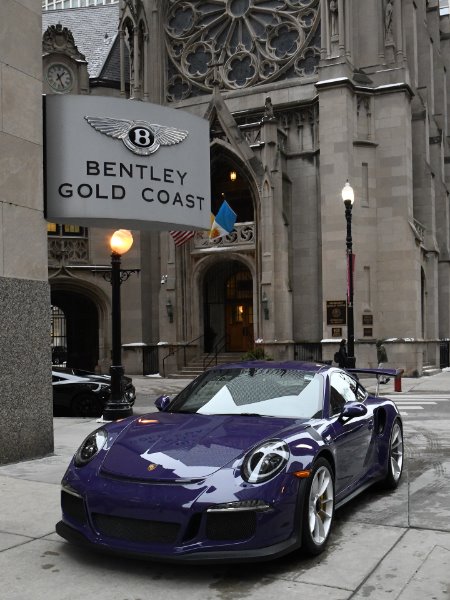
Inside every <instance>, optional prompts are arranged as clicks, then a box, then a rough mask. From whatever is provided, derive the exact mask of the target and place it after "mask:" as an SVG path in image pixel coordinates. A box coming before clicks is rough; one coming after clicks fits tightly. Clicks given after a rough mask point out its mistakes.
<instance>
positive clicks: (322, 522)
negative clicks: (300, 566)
mask: <svg viewBox="0 0 450 600" xmlns="http://www.w3.org/2000/svg"><path fill="white" fill-rule="evenodd" d="M305 494H306V495H305V502H304V506H303V519H302V549H303V551H304V552H305V553H307V554H309V555H316V554H320V553H321V552H322V551H323V550H324V548H325V546H326V543H327V541H328V537H329V535H330V531H331V525H332V523H333V516H334V475H333V470H332V468H331V466H330V463H329V462H328V461H327V460H326V459H325V458H319V459H318V460H317V461H316V462H315V464H314V466H313V469H312V471H311V475H310V476H309V478H308V479H307V485H306V492H305Z"/></svg>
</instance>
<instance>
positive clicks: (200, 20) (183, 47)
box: [165, 0, 320, 100]
mask: <svg viewBox="0 0 450 600" xmlns="http://www.w3.org/2000/svg"><path fill="white" fill-rule="evenodd" d="M166 6H167V12H166V16H165V31H166V46H167V51H168V55H169V78H168V97H169V99H170V100H180V99H182V98H187V97H189V96H191V95H199V94H202V93H209V92H210V91H211V89H212V87H213V86H214V85H219V87H220V88H222V89H228V90H232V89H241V88H245V87H248V86H250V85H252V86H255V85H260V84H264V83H269V82H272V81H276V80H280V79H286V78H292V77H307V76H309V77H310V76H312V75H314V74H315V73H316V72H317V66H318V63H319V56H320V38H319V35H320V33H319V32H320V28H319V0H206V1H205V0H191V1H188V0H167V4H166Z"/></svg>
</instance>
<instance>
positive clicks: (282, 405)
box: [169, 367, 323, 419]
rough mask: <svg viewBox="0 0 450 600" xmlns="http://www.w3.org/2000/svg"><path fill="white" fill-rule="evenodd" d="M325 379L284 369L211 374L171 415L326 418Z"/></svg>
mask: <svg viewBox="0 0 450 600" xmlns="http://www.w3.org/2000/svg"><path fill="white" fill-rule="evenodd" d="M322 398H323V393H322V378H321V377H320V376H319V375H317V374H316V373H315V372H309V371H299V370H295V369H283V368H279V369H277V368H268V369H265V368H247V367H245V368H244V367H243V368H231V369H226V368H225V369H215V370H211V371H207V372H206V373H205V374H204V375H203V376H202V377H200V378H199V379H197V380H195V381H194V382H193V383H192V384H191V385H189V386H188V387H187V388H186V389H185V390H183V391H182V392H181V393H180V394H178V396H177V397H176V398H175V400H174V402H173V403H172V406H170V408H169V411H170V412H188V413H199V414H205V415H212V414H214V415H219V414H220V415H222V414H227V415H228V414H230V415H261V416H274V417H291V418H295V419H311V418H319V417H320V416H321V415H322Z"/></svg>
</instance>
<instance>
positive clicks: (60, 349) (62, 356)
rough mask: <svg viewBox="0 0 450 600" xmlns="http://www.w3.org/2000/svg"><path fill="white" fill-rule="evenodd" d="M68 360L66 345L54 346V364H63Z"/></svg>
mask: <svg viewBox="0 0 450 600" xmlns="http://www.w3.org/2000/svg"><path fill="white" fill-rule="evenodd" d="M66 360H67V348H66V347H65V346H52V364H53V365H63V364H64V363H65V362H66Z"/></svg>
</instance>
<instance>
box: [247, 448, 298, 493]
mask: <svg viewBox="0 0 450 600" xmlns="http://www.w3.org/2000/svg"><path fill="white" fill-rule="evenodd" d="M288 460H289V448H288V445H287V444H286V442H283V440H268V441H266V442H264V443H262V444H259V446H256V448H253V450H252V451H251V452H249V453H248V454H247V456H246V457H245V459H244V462H243V464H242V477H243V479H245V481H248V482H249V483H262V482H263V481H268V480H269V479H272V477H275V475H276V474H277V473H279V472H280V471H281V469H282V468H283V467H284V466H285V465H286V463H287V461H288Z"/></svg>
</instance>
